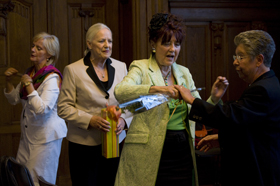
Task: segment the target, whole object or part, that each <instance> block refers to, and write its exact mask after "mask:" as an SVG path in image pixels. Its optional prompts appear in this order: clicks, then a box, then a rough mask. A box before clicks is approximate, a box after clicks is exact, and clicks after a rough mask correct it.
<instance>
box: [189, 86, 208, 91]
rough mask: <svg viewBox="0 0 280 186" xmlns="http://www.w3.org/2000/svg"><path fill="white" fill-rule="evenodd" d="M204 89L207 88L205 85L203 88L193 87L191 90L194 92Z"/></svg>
mask: <svg viewBox="0 0 280 186" xmlns="http://www.w3.org/2000/svg"><path fill="white" fill-rule="evenodd" d="M203 89H205V87H201V88H196V89H192V90H191V92H194V91H201V90H203Z"/></svg>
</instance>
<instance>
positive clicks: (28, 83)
mask: <svg viewBox="0 0 280 186" xmlns="http://www.w3.org/2000/svg"><path fill="white" fill-rule="evenodd" d="M31 83H32V81H27V82H25V83H24V86H26V87H27V86H28V85H30V84H31Z"/></svg>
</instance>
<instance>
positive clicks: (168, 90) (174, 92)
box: [165, 85, 180, 99]
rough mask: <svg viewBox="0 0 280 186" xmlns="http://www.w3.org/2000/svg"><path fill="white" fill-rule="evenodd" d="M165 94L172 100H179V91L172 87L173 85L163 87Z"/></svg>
mask: <svg viewBox="0 0 280 186" xmlns="http://www.w3.org/2000/svg"><path fill="white" fill-rule="evenodd" d="M165 88H166V89H165V91H166V92H165V94H167V95H169V96H170V97H171V98H173V99H179V98H180V94H179V91H178V90H177V89H176V88H175V87H174V85H171V86H165Z"/></svg>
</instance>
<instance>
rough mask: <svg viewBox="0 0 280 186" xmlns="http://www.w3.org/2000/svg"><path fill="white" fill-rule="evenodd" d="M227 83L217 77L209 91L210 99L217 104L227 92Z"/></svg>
mask: <svg viewBox="0 0 280 186" xmlns="http://www.w3.org/2000/svg"><path fill="white" fill-rule="evenodd" d="M228 85H229V83H228V80H227V79H226V78H225V77H222V76H218V77H217V79H216V81H215V82H214V84H213V86H212V90H211V99H212V101H213V102H214V103H215V104H217V103H218V102H219V100H220V99H221V98H222V97H223V95H224V93H225V92H226V90H227V87H228Z"/></svg>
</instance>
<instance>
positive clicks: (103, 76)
mask: <svg viewBox="0 0 280 186" xmlns="http://www.w3.org/2000/svg"><path fill="white" fill-rule="evenodd" d="M90 62H91V64H92V66H93V68H94V65H93V64H94V63H93V59H90ZM94 70H96V71H97V72H98V73H99V74H101V77H102V79H103V78H105V75H104V73H102V72H101V71H99V70H98V68H97V67H95V68H94ZM104 71H105V69H104Z"/></svg>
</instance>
